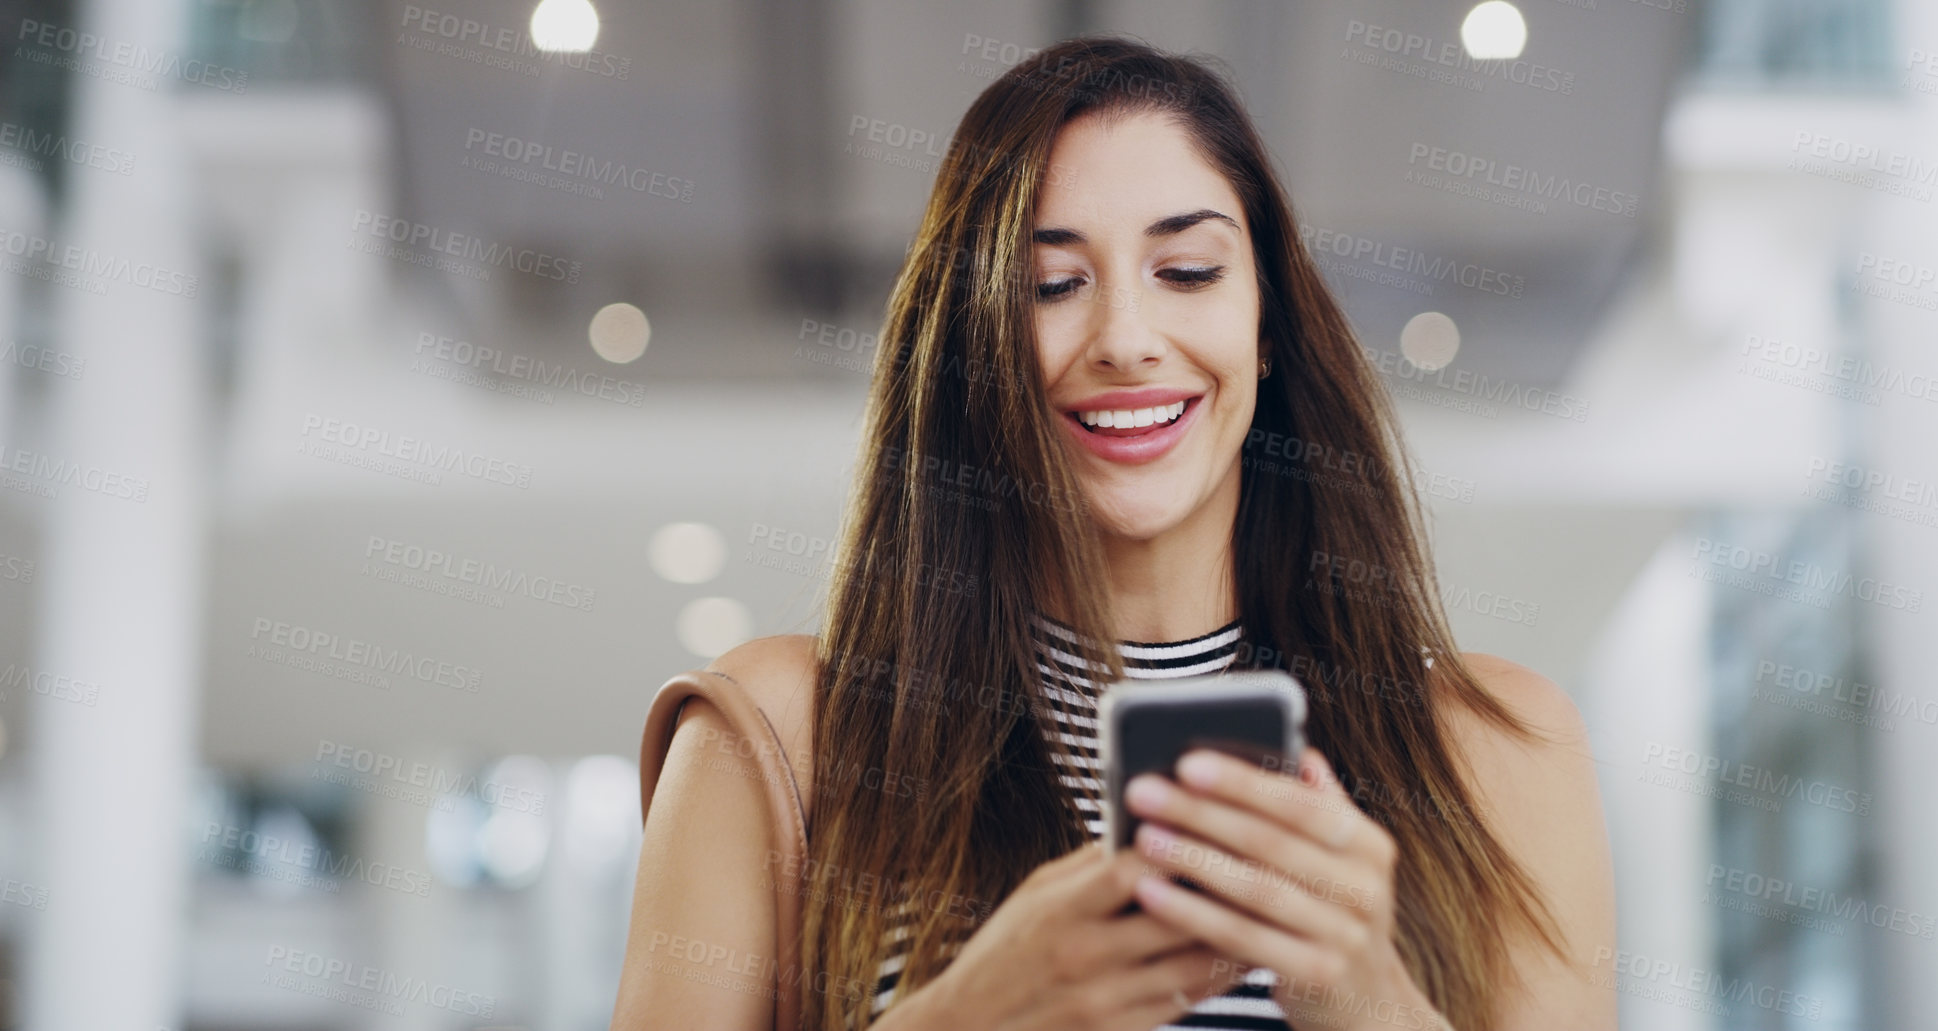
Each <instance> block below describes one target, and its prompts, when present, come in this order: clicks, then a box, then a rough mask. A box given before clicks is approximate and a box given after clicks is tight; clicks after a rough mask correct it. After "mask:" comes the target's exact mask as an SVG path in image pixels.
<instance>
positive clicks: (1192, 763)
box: [1178, 752, 1218, 788]
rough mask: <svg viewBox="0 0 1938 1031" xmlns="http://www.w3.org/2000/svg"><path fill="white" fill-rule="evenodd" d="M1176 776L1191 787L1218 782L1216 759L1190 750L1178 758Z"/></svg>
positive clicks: (1205, 785)
mask: <svg viewBox="0 0 1938 1031" xmlns="http://www.w3.org/2000/svg"><path fill="white" fill-rule="evenodd" d="M1178 778H1179V779H1180V780H1183V781H1184V782H1185V783H1186V784H1190V785H1191V786H1193V787H1199V788H1208V787H1210V786H1212V785H1213V784H1216V783H1217V782H1218V760H1217V759H1216V758H1214V757H1212V756H1209V755H1206V754H1204V753H1203V752H1190V753H1188V754H1186V755H1185V757H1184V758H1182V759H1180V760H1178Z"/></svg>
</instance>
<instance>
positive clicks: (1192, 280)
mask: <svg viewBox="0 0 1938 1031" xmlns="http://www.w3.org/2000/svg"><path fill="white" fill-rule="evenodd" d="M1158 275H1159V276H1160V277H1163V278H1165V279H1168V280H1169V281H1170V282H1173V283H1177V284H1180V285H1183V286H1206V285H1209V284H1211V283H1216V282H1217V281H1219V280H1220V279H1223V278H1225V266H1223V265H1211V266H1208V267H1205V268H1167V269H1165V270H1164V271H1162V272H1159V273H1158Z"/></svg>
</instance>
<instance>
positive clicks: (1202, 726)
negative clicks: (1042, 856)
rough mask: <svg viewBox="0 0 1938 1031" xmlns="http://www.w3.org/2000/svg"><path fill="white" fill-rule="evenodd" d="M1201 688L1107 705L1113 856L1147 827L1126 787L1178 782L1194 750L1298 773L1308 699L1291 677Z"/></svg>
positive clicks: (1177, 688) (1133, 696)
mask: <svg viewBox="0 0 1938 1031" xmlns="http://www.w3.org/2000/svg"><path fill="white" fill-rule="evenodd" d="M1281 676H1282V675H1281ZM1198 684H1199V685H1200V686H1198V687H1197V689H1196V690H1195V691H1194V690H1193V686H1192V683H1190V682H1178V683H1176V684H1175V685H1174V686H1173V685H1166V686H1164V687H1161V688H1159V687H1153V686H1143V685H1138V686H1130V687H1128V689H1127V690H1123V691H1121V692H1120V691H1118V689H1117V688H1113V689H1112V691H1113V692H1114V693H1116V697H1115V698H1114V699H1113V700H1112V702H1111V704H1110V705H1108V706H1107V707H1106V709H1107V711H1108V717H1107V719H1106V723H1105V726H1104V727H1103V728H1101V729H1102V732H1103V736H1104V743H1103V758H1104V763H1105V768H1106V778H1105V779H1106V783H1107V786H1108V788H1109V791H1110V799H1109V804H1110V807H1111V811H1110V816H1111V819H1110V820H1109V821H1108V822H1109V823H1110V824H1111V845H1112V849H1113V850H1115V849H1119V848H1129V847H1130V846H1131V842H1132V836H1133V835H1134V834H1135V833H1136V831H1137V824H1138V823H1139V822H1140V821H1138V819H1137V818H1136V817H1135V816H1133V815H1132V814H1131V812H1130V811H1129V809H1128V807H1126V806H1125V805H1124V804H1123V789H1124V785H1126V784H1128V783H1129V782H1130V780H1131V779H1132V778H1134V777H1136V776H1138V775H1139V774H1141V773H1146V772H1152V773H1158V774H1161V775H1163V776H1166V777H1172V778H1173V779H1175V776H1176V768H1177V761H1178V758H1179V757H1180V756H1182V755H1183V754H1184V753H1185V752H1188V751H1190V750H1192V749H1194V748H1201V747H1202V748H1212V749H1216V750H1218V751H1222V752H1226V753H1229V754H1231V755H1235V756H1238V757H1239V758H1242V759H1245V760H1247V761H1249V762H1252V763H1254V764H1256V765H1258V766H1261V767H1263V768H1265V769H1267V770H1273V771H1284V772H1286V773H1296V772H1297V769H1298V753H1299V752H1300V751H1301V750H1303V747H1304V745H1303V743H1302V739H1301V734H1300V731H1301V729H1302V727H1301V723H1302V722H1303V720H1302V717H1303V716H1304V699H1303V697H1302V696H1303V692H1301V691H1300V690H1299V689H1298V687H1297V685H1296V682H1295V681H1293V680H1292V678H1290V677H1289V676H1288V677H1283V679H1282V682H1281V681H1280V680H1279V679H1278V678H1277V677H1275V678H1274V679H1273V681H1271V682H1261V683H1255V684H1253V685H1250V686H1243V685H1235V684H1233V683H1232V682H1231V681H1230V680H1228V679H1221V678H1208V679H1207V680H1205V681H1199V682H1198ZM1206 684H1215V685H1216V687H1215V688H1214V687H1211V686H1204V685H1206ZM1288 687H1289V689H1290V690H1289V691H1288ZM1290 696H1298V697H1297V698H1296V699H1295V700H1288V699H1289V697H1290Z"/></svg>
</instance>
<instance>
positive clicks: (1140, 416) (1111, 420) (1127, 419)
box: [1065, 395, 1202, 437]
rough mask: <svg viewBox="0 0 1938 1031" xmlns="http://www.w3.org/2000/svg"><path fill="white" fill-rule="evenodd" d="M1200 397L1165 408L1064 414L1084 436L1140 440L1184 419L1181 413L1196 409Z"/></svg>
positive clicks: (1187, 399) (1164, 406)
mask: <svg viewBox="0 0 1938 1031" xmlns="http://www.w3.org/2000/svg"><path fill="white" fill-rule="evenodd" d="M1201 397H1202V395H1200V397H1188V398H1185V399H1184V400H1182V401H1174V402H1172V403H1171V404H1168V405H1154V406H1152V407H1149V408H1131V409H1115V410H1107V409H1100V410H1095V411H1073V412H1068V413H1065V414H1067V415H1068V416H1069V417H1070V419H1071V420H1072V421H1073V422H1075V423H1076V424H1077V425H1078V426H1080V427H1082V428H1083V430H1084V431H1085V432H1087V433H1094V434H1096V435H1097V436H1100V437H1141V436H1144V435H1146V434H1149V433H1154V432H1156V431H1158V430H1161V429H1164V428H1165V427H1167V426H1170V425H1172V424H1173V423H1176V422H1177V421H1178V420H1179V419H1182V418H1184V413H1185V412H1186V411H1188V410H1189V409H1190V408H1191V407H1192V406H1193V405H1196V404H1197V403H1198V401H1199V400H1200V398H1201Z"/></svg>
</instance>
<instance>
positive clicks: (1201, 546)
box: [1104, 469, 1238, 641]
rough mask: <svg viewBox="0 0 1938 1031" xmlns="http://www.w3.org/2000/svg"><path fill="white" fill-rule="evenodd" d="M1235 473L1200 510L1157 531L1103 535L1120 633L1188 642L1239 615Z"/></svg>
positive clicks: (1124, 636)
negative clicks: (1147, 534)
mask: <svg viewBox="0 0 1938 1031" xmlns="http://www.w3.org/2000/svg"><path fill="white" fill-rule="evenodd" d="M1236 472H1237V470H1235V469H1234V470H1233V473H1234V475H1232V476H1230V477H1228V478H1227V479H1226V481H1225V483H1224V484H1222V485H1220V487H1219V488H1218V489H1217V490H1216V491H1215V492H1213V494H1212V495H1211V497H1209V498H1207V499H1205V503H1204V504H1202V505H1199V506H1198V508H1197V510H1196V511H1194V512H1192V513H1191V514H1190V515H1188V516H1186V517H1185V518H1184V520H1183V521H1182V522H1180V523H1178V524H1177V525H1176V526H1173V527H1171V528H1170V529H1168V530H1166V531H1164V532H1163V533H1160V534H1158V535H1157V536H1155V537H1150V538H1146V539H1141V540H1138V539H1131V538H1127V537H1115V536H1112V535H1109V534H1106V535H1104V557H1105V560H1106V562H1107V564H1108V565H1109V576H1110V583H1109V585H1108V590H1109V593H1110V597H1109V602H1110V611H1111V612H1112V614H1113V615H1114V617H1115V626H1114V627H1113V628H1112V629H1113V631H1114V632H1115V634H1116V636H1117V639H1118V640H1121V641H1182V640H1186V639H1189V638H1193V637H1198V636H1200V635H1202V634H1207V633H1210V632H1211V631H1213V630H1216V629H1218V628H1220V627H1222V626H1225V625H1226V624H1228V623H1230V622H1231V621H1232V620H1234V619H1237V618H1238V602H1237V592H1236V590H1235V585H1234V584H1233V582H1232V545H1231V539H1232V527H1233V524H1234V523H1235V521H1236V520H1237V518H1238V476H1237V475H1236Z"/></svg>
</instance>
